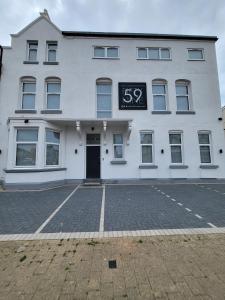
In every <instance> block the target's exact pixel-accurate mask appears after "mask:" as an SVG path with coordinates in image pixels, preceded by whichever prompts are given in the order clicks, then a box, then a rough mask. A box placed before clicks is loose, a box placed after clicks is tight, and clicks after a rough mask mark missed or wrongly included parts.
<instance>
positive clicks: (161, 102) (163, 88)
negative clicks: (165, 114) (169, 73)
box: [152, 78, 167, 111]
mask: <svg viewBox="0 0 225 300" xmlns="http://www.w3.org/2000/svg"><path fill="white" fill-rule="evenodd" d="M152 94H153V109H154V110H155V111H164V110H167V81H166V80H165V79H158V78H157V79H154V80H152Z"/></svg>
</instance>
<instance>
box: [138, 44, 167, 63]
mask: <svg viewBox="0 0 225 300" xmlns="http://www.w3.org/2000/svg"><path fill="white" fill-rule="evenodd" d="M137 58H138V59H153V60H168V59H170V58H171V55H170V48H155V47H151V48H147V47H146V48H145V47H143V48H137Z"/></svg>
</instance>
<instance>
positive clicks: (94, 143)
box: [86, 134, 101, 178]
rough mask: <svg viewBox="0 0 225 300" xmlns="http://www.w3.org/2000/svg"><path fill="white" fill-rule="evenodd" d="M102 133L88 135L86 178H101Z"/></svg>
mask: <svg viewBox="0 0 225 300" xmlns="http://www.w3.org/2000/svg"><path fill="white" fill-rule="evenodd" d="M100 156H101V151H100V134H87V137H86V178H100Z"/></svg>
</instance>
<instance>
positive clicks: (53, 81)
mask: <svg viewBox="0 0 225 300" xmlns="http://www.w3.org/2000/svg"><path fill="white" fill-rule="evenodd" d="M48 83H58V84H60V92H59V93H49V92H48ZM61 89H62V82H61V80H60V79H55V78H47V79H46V80H45V107H46V110H55V111H58V110H61V107H62V104H61V94H62V90H61ZM48 95H59V108H48Z"/></svg>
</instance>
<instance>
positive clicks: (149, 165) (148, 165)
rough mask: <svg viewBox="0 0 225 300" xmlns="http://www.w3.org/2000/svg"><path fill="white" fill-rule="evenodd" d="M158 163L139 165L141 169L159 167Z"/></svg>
mask: <svg viewBox="0 0 225 300" xmlns="http://www.w3.org/2000/svg"><path fill="white" fill-rule="evenodd" d="M157 168H158V166H157V165H151V164H141V165H139V169H157Z"/></svg>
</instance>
